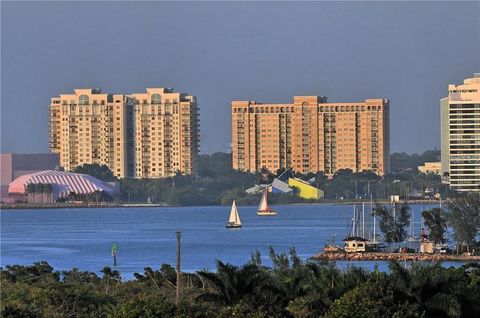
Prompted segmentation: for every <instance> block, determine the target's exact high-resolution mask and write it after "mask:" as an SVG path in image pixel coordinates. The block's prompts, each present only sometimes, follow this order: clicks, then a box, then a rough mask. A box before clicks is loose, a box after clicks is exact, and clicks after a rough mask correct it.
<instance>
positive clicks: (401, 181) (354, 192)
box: [75, 152, 452, 205]
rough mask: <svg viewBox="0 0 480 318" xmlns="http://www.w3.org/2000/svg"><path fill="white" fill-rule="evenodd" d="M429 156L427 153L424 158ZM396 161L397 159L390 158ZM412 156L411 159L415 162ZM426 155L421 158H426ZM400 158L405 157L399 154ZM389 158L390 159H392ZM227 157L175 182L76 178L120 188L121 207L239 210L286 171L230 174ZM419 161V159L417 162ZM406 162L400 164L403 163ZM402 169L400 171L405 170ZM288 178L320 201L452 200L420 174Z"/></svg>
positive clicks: (275, 199)
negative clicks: (318, 192) (305, 184)
mask: <svg viewBox="0 0 480 318" xmlns="http://www.w3.org/2000/svg"><path fill="white" fill-rule="evenodd" d="M427 153H430V152H427ZM392 156H396V154H394V155H392ZM416 156H417V155H412V157H414V158H416ZM428 156H431V155H425V154H424V155H422V156H421V158H427V157H428ZM400 157H404V155H403V154H402V155H401V156H400ZM392 158H393V157H392ZM231 160H232V158H231V154H227V153H214V154H212V155H200V156H199V160H198V174H197V175H196V176H186V175H182V174H180V173H178V174H177V175H175V176H174V177H170V178H163V179H133V178H126V179H120V180H118V179H117V178H116V177H115V176H114V175H113V173H112V172H111V171H110V170H109V169H108V167H107V166H106V165H103V166H99V165H90V164H86V165H83V166H79V167H77V168H76V169H75V172H78V173H85V174H89V175H92V176H94V177H96V178H99V179H101V180H103V181H118V182H120V189H121V190H120V191H121V193H120V195H119V198H118V199H119V200H120V201H123V202H147V201H149V202H153V203H165V204H168V205H217V204H222V205H225V204H231V201H232V200H233V199H236V200H237V202H238V203H239V204H256V203H258V195H249V194H247V193H245V190H246V189H248V188H250V187H253V186H254V185H256V184H267V183H270V182H272V180H273V178H275V177H277V176H279V175H280V174H281V173H283V172H284V171H285V169H281V170H278V171H275V172H270V171H268V170H266V169H262V170H261V171H259V172H257V173H249V172H242V171H236V170H233V169H232V168H231ZM418 160H419V159H415V160H414V159H412V160H410V161H408V162H411V163H409V165H412V164H417V161H418ZM422 160H423V159H422ZM404 161H405V160H404ZM405 165H406V163H405V164H403V166H405ZM293 175H294V176H295V177H297V178H300V179H302V180H305V181H307V180H308V181H310V182H312V185H314V186H316V187H318V188H320V189H322V190H323V191H324V193H325V199H331V200H341V199H358V198H363V199H368V198H370V197H371V198H372V199H387V198H389V196H390V195H401V196H402V197H404V198H409V197H414V196H416V195H420V196H423V195H424V192H425V190H426V189H430V190H431V192H433V193H436V192H439V193H441V194H442V196H443V197H446V196H451V195H452V194H451V193H449V192H448V188H447V187H446V186H445V185H443V184H442V182H441V178H440V176H437V175H433V174H428V175H427V174H423V173H419V172H418V171H417V170H416V166H415V169H410V170H401V171H396V172H392V173H391V174H388V175H386V176H384V177H383V178H382V177H379V176H377V175H376V174H375V173H373V172H368V171H365V172H359V173H354V172H353V171H351V170H349V169H344V170H339V171H337V172H336V173H335V174H334V175H333V178H330V179H329V178H328V177H327V176H326V175H325V174H324V173H322V172H318V173H308V174H300V173H295V172H293ZM270 199H271V202H272V203H274V204H275V203H300V202H303V203H305V202H317V201H308V200H303V199H301V198H299V197H298V196H295V195H293V196H292V195H291V194H273V195H272V196H271V197H270Z"/></svg>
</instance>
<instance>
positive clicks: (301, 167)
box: [232, 96, 390, 176]
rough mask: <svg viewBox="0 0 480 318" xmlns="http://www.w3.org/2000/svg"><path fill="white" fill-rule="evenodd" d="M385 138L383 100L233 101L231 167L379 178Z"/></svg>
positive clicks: (386, 159)
mask: <svg viewBox="0 0 480 318" xmlns="http://www.w3.org/2000/svg"><path fill="white" fill-rule="evenodd" d="M389 139H390V136H389V101H388V100H387V99H367V100H365V102H359V103H327V98H326V97H323V96H295V97H294V98H293V104H261V103H257V102H255V101H233V102H232V154H233V168H234V169H239V170H243V171H250V172H255V171H258V170H260V169H262V168H263V167H265V168H267V169H268V170H269V171H271V172H274V173H275V172H276V171H277V170H278V169H283V168H289V167H290V168H292V169H293V170H294V171H296V172H301V173H308V172H318V171H323V172H324V173H325V174H327V175H328V176H332V175H333V174H334V173H335V172H336V171H338V170H340V169H351V170H353V171H354V172H359V171H373V172H375V173H377V174H378V175H384V174H385V173H386V172H388V169H389V151H390V149H389Z"/></svg>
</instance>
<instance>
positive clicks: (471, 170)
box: [440, 73, 480, 192]
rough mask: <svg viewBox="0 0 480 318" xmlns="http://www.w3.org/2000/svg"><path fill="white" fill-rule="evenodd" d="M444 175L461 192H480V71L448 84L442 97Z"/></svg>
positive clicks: (454, 188)
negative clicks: (446, 92)
mask: <svg viewBox="0 0 480 318" xmlns="http://www.w3.org/2000/svg"><path fill="white" fill-rule="evenodd" d="M440 108H441V111H440V113H441V142H442V175H443V176H445V177H446V178H445V179H446V180H448V181H449V183H450V188H451V189H453V190H457V191H467V192H472V191H480V73H476V74H475V75H474V77H473V78H468V79H465V80H464V82H463V85H448V97H445V98H443V99H441V100H440Z"/></svg>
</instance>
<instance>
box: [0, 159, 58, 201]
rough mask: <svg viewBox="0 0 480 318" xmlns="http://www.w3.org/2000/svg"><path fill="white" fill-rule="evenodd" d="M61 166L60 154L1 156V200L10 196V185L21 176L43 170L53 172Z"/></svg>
mask: <svg viewBox="0 0 480 318" xmlns="http://www.w3.org/2000/svg"><path fill="white" fill-rule="evenodd" d="M59 164H60V160H59V157H58V154H55V153H39V154H18V153H2V154H0V181H1V183H0V186H1V191H0V198H1V199H3V198H5V197H6V196H7V195H8V184H9V183H10V182H12V181H13V180H15V179H16V178H18V177H19V176H22V175H25V174H29V173H34V172H38V171H43V170H53V169H55V167H57V166H58V165H59Z"/></svg>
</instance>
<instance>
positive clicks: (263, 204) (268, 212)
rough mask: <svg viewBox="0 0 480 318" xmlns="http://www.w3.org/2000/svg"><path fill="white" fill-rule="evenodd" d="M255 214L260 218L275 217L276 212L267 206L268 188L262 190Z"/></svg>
mask: <svg viewBox="0 0 480 318" xmlns="http://www.w3.org/2000/svg"><path fill="white" fill-rule="evenodd" d="M257 214H258V215H261V216H274V215H277V211H275V210H274V209H272V208H270V207H269V206H268V188H266V189H265V190H263V195H262V199H261V200H260V204H259V205H258V209H257Z"/></svg>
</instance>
